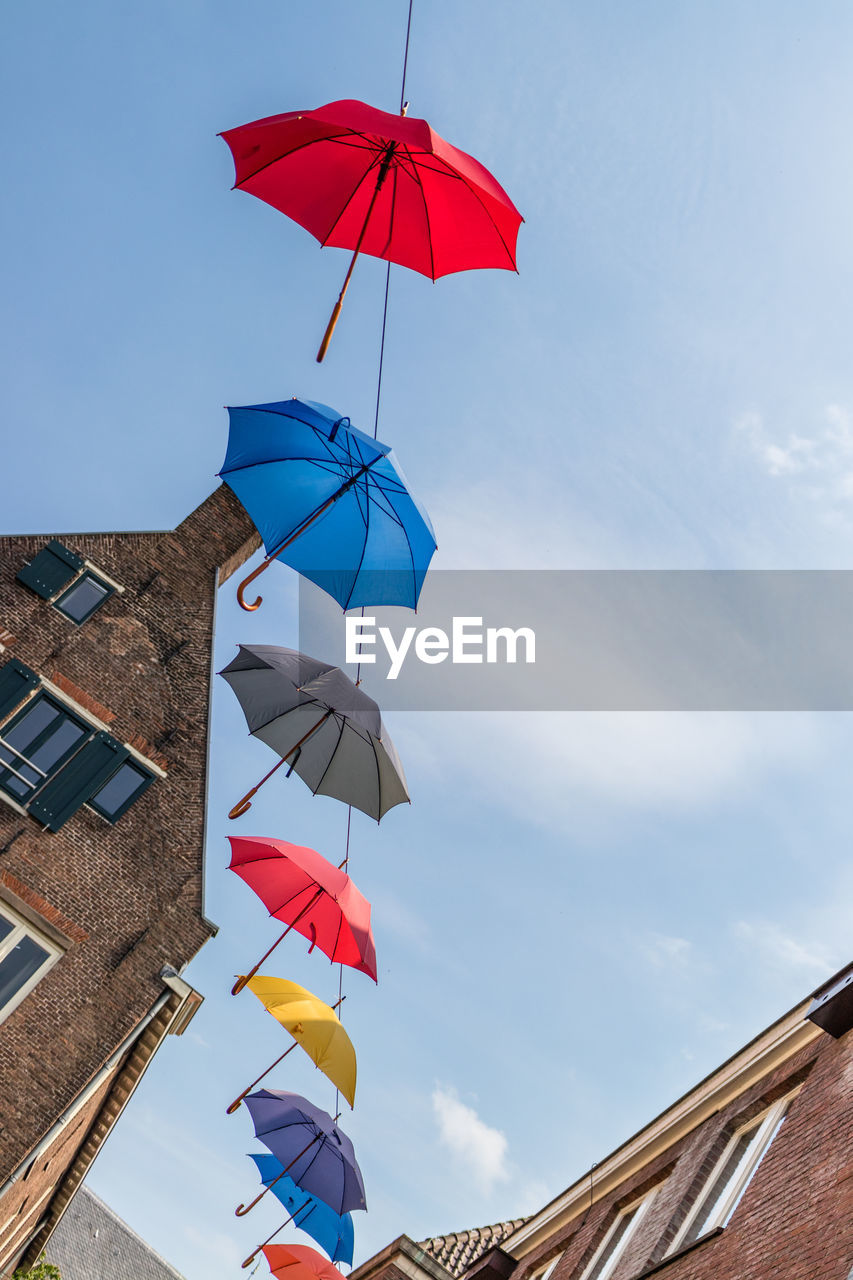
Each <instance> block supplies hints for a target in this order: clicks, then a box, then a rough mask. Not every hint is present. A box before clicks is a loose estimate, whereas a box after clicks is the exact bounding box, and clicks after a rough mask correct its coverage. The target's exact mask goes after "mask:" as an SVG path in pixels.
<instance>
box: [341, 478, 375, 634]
mask: <svg viewBox="0 0 853 1280" xmlns="http://www.w3.org/2000/svg"><path fill="white" fill-rule="evenodd" d="M364 480H365V485H364V498H365V510H364V513H363V514H362V517H361V518H362V520H363V521H364V538H363V539H362V543H361V555H360V556H359V557H358V564H357V565H356V569H355V573H354V574H353V579H352V586H351V587H350V589H349V595H348V596H347V602H346V604H345V605H344V612H345V613H346V611H347V609H348V608H349V603H350V600H352V593H353V592H354V591H355V584H356V583H357V582H358V575H359V574H360V573H361V566H362V565H363V564H364V557H365V555H366V554H367V539H368V538H369V537H370V493H369V491H368V486H367V476H366V475H365V477H364ZM355 488H356V491H357V490H358V485H356V486H355ZM359 512H361V507H360V506H359Z"/></svg>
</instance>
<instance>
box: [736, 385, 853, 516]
mask: <svg viewBox="0 0 853 1280" xmlns="http://www.w3.org/2000/svg"><path fill="white" fill-rule="evenodd" d="M735 429H736V431H737V432H738V434H739V435H740V436H741V437H742V439H743V440H744V441H745V442H746V444H747V447H748V448H749V449H750V451H751V452H752V454H753V455H754V456H755V458H756V459H757V460H758V462H759V464H760V465H761V466H762V468H763V469H764V470H765V471H766V472H767V474H768V475H770V476H772V477H774V478H775V479H780V478H784V479H787V480H788V481H789V482H790V483H791V485H792V487H793V488H794V489H795V491H796V492H797V493H799V494H801V495H802V496H804V497H806V498H808V499H810V500H811V501H814V502H819V503H821V504H822V505H823V506H824V507H825V508H826V509H827V510H826V515H827V518H828V519H829V521H830V523H833V524H837V523H838V522H839V519H840V517H841V512H840V508H843V507H844V505H845V504H847V503H849V502H850V501H851V499H853V415H851V413H850V411H849V410H847V409H845V408H844V407H843V406H842V405H838V404H828V405H825V406H824V409H823V411H822V413H821V416H820V419H819V421H818V423H817V424H816V426H815V428H814V430H813V431H812V432H811V433H810V434H808V433H807V434H803V433H800V432H798V431H788V432H787V434H785V433H779V432H774V431H772V430H771V429H769V428H768V427H767V424H766V422H765V420H764V417H763V415H762V414H760V413H757V412H755V411H754V410H751V411H749V412H746V413H742V414H740V416H739V417H738V418H736V419H735Z"/></svg>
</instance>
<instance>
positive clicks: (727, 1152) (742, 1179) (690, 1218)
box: [667, 1089, 799, 1255]
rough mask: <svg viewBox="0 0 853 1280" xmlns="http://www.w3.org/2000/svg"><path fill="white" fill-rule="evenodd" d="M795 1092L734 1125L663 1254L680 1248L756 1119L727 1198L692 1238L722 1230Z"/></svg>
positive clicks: (736, 1205) (761, 1158)
mask: <svg viewBox="0 0 853 1280" xmlns="http://www.w3.org/2000/svg"><path fill="white" fill-rule="evenodd" d="M798 1093H799V1089H794V1090H792V1091H791V1093H786V1094H785V1096H784V1097H783V1098H779V1099H778V1101H776V1102H774V1103H773V1105H772V1106H770V1107H768V1108H767V1110H766V1111H765V1112H764V1114H763V1115H761V1113H760V1112H759V1114H758V1115H757V1116H752V1117H751V1118H750V1119H749V1120H745V1121H744V1122H743V1124H740V1125H738V1127H737V1129H735V1131H734V1133H733V1134H732V1136H731V1138H730V1139H729V1141H728V1142H727V1143H726V1145H725V1148H724V1150H723V1153H722V1155H721V1156H720V1158H719V1160H718V1161H717V1163H716V1164H715V1165H714V1167H713V1169H712V1170H711V1172H710V1173H709V1174H708V1177H707V1178H706V1179H705V1184H704V1186H703V1187H702V1191H701V1192H700V1194H699V1196H698V1198H697V1200H696V1203H695V1204H694V1206H693V1208H692V1209H691V1210H690V1212H689V1213H688V1215H687V1217H686V1218H685V1220H684V1222H683V1223H682V1224H681V1227H680V1229H679V1231H678V1234H677V1235H676V1237H675V1239H674V1240H673V1242H672V1244H671V1245H670V1247H669V1249H668V1250H667V1255H668V1254H671V1253H675V1252H676V1250H678V1249H680V1248H681V1246H682V1245H683V1243H684V1238H685V1236H686V1235H688V1233H689V1231H690V1229H691V1227H692V1226H693V1224H694V1222H695V1221H696V1219H697V1218H698V1217H699V1215H700V1214H701V1213H702V1211H703V1209H704V1208H705V1207H706V1205H707V1202H708V1197H709V1196H710V1195H711V1194H712V1192H713V1190H714V1186H715V1184H716V1182H717V1179H718V1178H719V1176H720V1174H721V1173H722V1171H723V1170H724V1169H725V1167H726V1164H727V1163H728V1160H729V1158H730V1156H731V1153H732V1151H733V1150H734V1148H735V1147H736V1146H737V1143H738V1141H739V1139H740V1137H741V1135H742V1133H743V1132H744V1130H745V1129H751V1128H752V1127H753V1126H754V1125H755V1123H756V1120H758V1119H759V1117H760V1123H759V1126H758V1128H757V1129H756V1131H755V1133H754V1134H753V1136H752V1139H751V1141H750V1144H749V1146H748V1147H747V1150H746V1153H745V1154H746V1159H745V1160H744V1163H743V1168H742V1169H741V1171H740V1174H739V1175H738V1177H737V1179H736V1180H735V1182H734V1183H733V1184H732V1186H731V1188H730V1190H729V1193H728V1195H727V1196H726V1197H725V1199H724V1200H721V1201H720V1203H719V1205H718V1206H717V1209H716V1212H715V1213H714V1214H713V1215H712V1216H711V1217H710V1218H709V1219H708V1221H707V1222H706V1223H705V1226H704V1228H703V1231H702V1235H701V1236H697V1237H696V1239H697V1240H701V1239H702V1238H703V1236H706V1235H708V1233H709V1232H711V1231H716V1230H717V1228H718V1227H725V1226H727V1225H728V1223H729V1220H730V1219H731V1216H732V1214H733V1213H734V1211H735V1209H736V1208H737V1207H738V1205H739V1204H740V1201H741V1197H742V1196H743V1194H744V1192H745V1191H746V1189H747V1187H748V1186H749V1184H750V1182H751V1181H752V1178H753V1176H754V1174H755V1172H756V1170H757V1168H758V1166H759V1165H760V1164H761V1161H762V1160H763V1159H764V1157H765V1155H766V1154H767V1152H768V1150H769V1148H770V1145H771V1143H772V1142H773V1139H774V1138H775V1137H776V1133H777V1131H778V1129H779V1126H780V1124H781V1123H782V1121H783V1120H784V1118H785V1116H786V1115H787V1112H788V1108H789V1107H790V1105H791V1103H792V1102H793V1100H794V1098H795V1097H796V1096H797V1094H798ZM691 1243H692V1242H691Z"/></svg>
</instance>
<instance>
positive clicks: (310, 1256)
mask: <svg viewBox="0 0 853 1280" xmlns="http://www.w3.org/2000/svg"><path fill="white" fill-rule="evenodd" d="M252 1256H253V1257H254V1254H253V1255H252ZM264 1257H265V1258H266V1260H267V1262H268V1263H269V1266H270V1271H271V1272H272V1274H273V1275H274V1276H276V1277H277V1280H341V1273H340V1271H338V1269H337V1267H333V1266H332V1264H331V1262H329V1259H328V1258H324V1257H323V1255H322V1253H318V1252H317V1250H316V1249H312V1248H311V1247H310V1246H309V1245H307V1244H267V1245H264ZM245 1265H246V1264H245V1263H243V1266H245Z"/></svg>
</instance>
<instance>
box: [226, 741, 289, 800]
mask: <svg viewBox="0 0 853 1280" xmlns="http://www.w3.org/2000/svg"><path fill="white" fill-rule="evenodd" d="M297 745H298V744H297ZM295 750H296V748H295V747H294V748H293V751H295ZM293 751H288V753H287V755H288V756H292V755H293ZM286 759H287V756H282V758H281V759H280V760H279V762H278V764H274V765H273V767H272V768H271V769H270V771H269V773H265V774H264V776H263V777H262V778H261V780H260V782H259V783H258V785H257V786H256V787H252V790H251V791H247V792H246V794H245V795H244V796H243V799H242V800H238V801H237V803H236V804H235V805H234V808H233V809H229V810H228V817H229V818H242V816H243V814H244V813H248V811H249V810H250V809H251V807H252V796H253V795H254V794H255V792H256V791H260V789H261V787H262V786H263V785H264V783H265V782H266V781H267V779H269V778H271V777H272V776H273V774H274V773H275V771H276V769H280V768H281V766H282V765H283V764H284V762H285V760H286Z"/></svg>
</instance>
